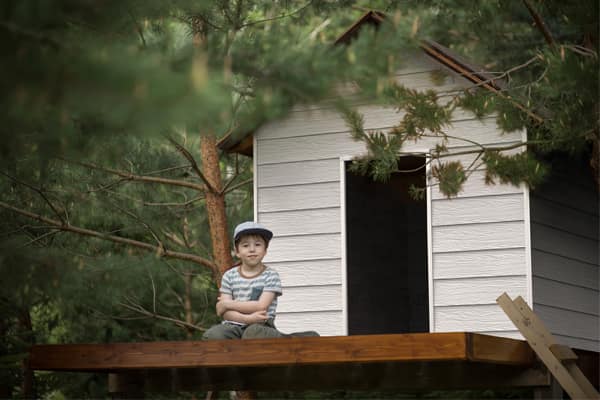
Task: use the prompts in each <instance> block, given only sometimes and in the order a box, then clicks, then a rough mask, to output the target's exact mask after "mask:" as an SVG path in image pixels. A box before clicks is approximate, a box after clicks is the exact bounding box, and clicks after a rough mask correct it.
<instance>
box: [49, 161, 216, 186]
mask: <svg viewBox="0 0 600 400" xmlns="http://www.w3.org/2000/svg"><path fill="white" fill-rule="evenodd" d="M59 160H61V161H64V162H68V163H71V164H75V165H79V166H82V167H86V168H89V169H95V170H98V171H102V172H106V173H108V174H113V175H117V176H120V177H121V178H123V179H124V180H129V181H139V182H147V183H160V184H162V185H171V186H180V187H186V188H190V189H195V190H198V191H205V190H206V188H205V187H204V186H203V185H198V184H197V183H193V182H187V181H182V180H178V179H169V178H160V177H156V176H147V175H136V174H132V173H131V172H127V171H122V170H117V169H112V168H106V167H101V166H98V165H95V164H92V163H86V162H82V161H73V160H67V159H64V158H59Z"/></svg>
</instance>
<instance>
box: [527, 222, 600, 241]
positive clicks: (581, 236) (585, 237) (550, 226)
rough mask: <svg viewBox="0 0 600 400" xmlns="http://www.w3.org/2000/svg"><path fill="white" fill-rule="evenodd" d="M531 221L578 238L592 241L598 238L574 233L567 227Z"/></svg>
mask: <svg viewBox="0 0 600 400" xmlns="http://www.w3.org/2000/svg"><path fill="white" fill-rule="evenodd" d="M533 222H534V223H535V224H537V225H539V226H543V227H545V228H548V229H552V230H554V231H558V232H563V233H567V234H569V235H571V236H577V237H579V238H581V239H585V240H590V241H592V242H597V241H598V238H597V237H590V236H586V235H581V234H579V233H575V232H573V231H570V230H567V229H562V228H559V227H556V226H552V225H548V224H544V223H542V222H537V221H533Z"/></svg>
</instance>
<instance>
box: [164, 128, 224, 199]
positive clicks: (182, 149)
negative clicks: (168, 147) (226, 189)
mask: <svg viewBox="0 0 600 400" xmlns="http://www.w3.org/2000/svg"><path fill="white" fill-rule="evenodd" d="M168 139H169V142H171V144H172V145H173V146H175V148H176V149H177V151H179V152H180V153H181V154H182V155H183V156H184V157H185V158H186V159H187V160H188V161H189V163H190V166H191V167H192V169H193V170H194V172H195V173H196V175H198V176H199V177H200V179H202V182H204V184H205V185H206V187H207V188H208V190H210V191H211V192H213V193H215V188H214V187H213V186H212V185H211V184H210V182H209V181H208V179H206V177H205V176H204V174H203V173H202V171H200V168H199V167H198V163H197V162H196V159H195V158H194V156H192V153H190V152H189V151H187V149H186V148H185V147H183V146H182V145H180V144H179V143H177V141H176V140H175V139H173V138H171V137H169V138H168Z"/></svg>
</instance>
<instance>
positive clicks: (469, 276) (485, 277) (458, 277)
mask: <svg viewBox="0 0 600 400" xmlns="http://www.w3.org/2000/svg"><path fill="white" fill-rule="evenodd" d="M517 276H526V274H502V275H461V276H453V277H448V278H446V277H441V278H440V277H438V278H433V280H434V281H456V280H461V279H465V280H478V279H482V280H485V279H490V278H514V277H517Z"/></svg>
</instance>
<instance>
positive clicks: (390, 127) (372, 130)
mask: <svg viewBox="0 0 600 400" xmlns="http://www.w3.org/2000/svg"><path fill="white" fill-rule="evenodd" d="M487 119H492V118H483V119H477V118H462V119H456V120H452V121H450V124H449V125H452V123H454V122H465V121H479V122H482V121H485V120H487ZM493 119H495V118H493ZM396 126H397V125H389V126H378V127H377V128H369V129H365V131H366V132H374V131H385V130H392V129H393V128H395V127H396ZM351 132H352V131H351V130H350V129H344V130H341V131H337V130H336V131H324V132H318V131H317V132H311V133H308V134H303V135H292V136H286V137H276V138H265V139H256V141H257V142H270V141H275V140H287V139H296V138H305V137H311V136H324V135H339V134H340V133H347V134H348V136H349V137H350V138H351V136H350V133H351ZM435 137H439V138H440V139H443V136H442V135H439V136H437V135H436V136H435ZM465 143H468V142H467V141H466V140H465ZM499 143H501V144H504V145H509V144H510V143H518V142H515V141H512V142H499ZM484 145H485V146H487V145H488V144H487V143H486V144H484ZM460 147H461V146H452V148H460ZM468 147H473V144H472V143H471V145H470V146H468ZM327 159H331V157H327ZM288 162H290V161H288ZM295 162H297V161H295ZM260 165H264V164H260Z"/></svg>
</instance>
